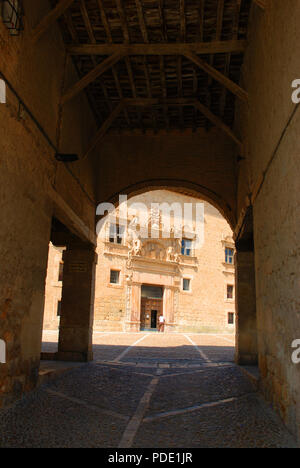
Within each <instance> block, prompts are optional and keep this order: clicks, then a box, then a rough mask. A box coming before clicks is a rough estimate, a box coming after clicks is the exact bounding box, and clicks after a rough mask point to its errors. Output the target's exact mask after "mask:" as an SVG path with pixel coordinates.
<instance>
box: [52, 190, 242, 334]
mask: <svg viewBox="0 0 300 468" xmlns="http://www.w3.org/2000/svg"><path fill="white" fill-rule="evenodd" d="M137 204H138V205H137ZM141 204H143V206H144V207H145V208H144V209H135V206H137V207H138V208H140V206H141ZM187 204H188V205H187ZM127 205H128V213H129V214H128V215H127V216H125V218H124V215H123V211H124V210H123V207H122V205H120V206H119V208H117V209H116V210H115V212H114V213H111V214H110V215H109V216H108V217H106V218H105V220H104V222H103V221H102V223H101V231H100V233H99V237H98V248H97V253H98V263H97V267H96V285H95V304H94V329H95V330H98V331H132V332H136V331H140V330H157V329H158V321H159V317H160V315H164V317H165V321H166V325H165V331H166V332H178V331H189V332H191V331H195V332H216V333H220V332H233V331H234V324H235V291H234V243H233V240H232V232H231V229H230V227H229V225H228V223H227V221H226V220H225V219H224V218H223V216H222V215H221V214H220V213H219V212H218V210H216V208H214V207H213V206H212V205H210V204H209V203H207V202H205V201H201V200H198V199H194V198H191V197H188V196H185V195H181V194H178V193H174V192H171V191H167V190H156V191H151V192H147V193H145V194H143V195H138V196H136V197H133V198H131V199H130V200H128V203H127ZM153 206H154V208H153ZM166 206H167V207H168V208H169V211H168V208H167V210H166V213H164V207H166ZM185 206H189V207H190V206H192V207H193V216H191V215H190V218H189V219H188V220H186V219H185V220H184V222H185V225H184V226H183V225H182V220H181V219H179V217H176V216H177V215H178V214H180V213H181V212H182V213H184V209H185ZM196 207H198V212H197V213H198V215H197V216H198V218H197V219H193V218H196ZM173 208H175V211H174V210H173ZM176 210H177V213H175V212H176ZM170 213H171V215H170V216H169V214H170ZM180 223H181V224H180ZM197 230H198V232H197ZM62 280H63V249H62V248H56V247H54V246H52V245H50V249H49V261H48V276H47V285H46V303H45V317H44V328H46V329H55V328H57V327H58V326H59V316H60V307H61V290H62Z"/></svg>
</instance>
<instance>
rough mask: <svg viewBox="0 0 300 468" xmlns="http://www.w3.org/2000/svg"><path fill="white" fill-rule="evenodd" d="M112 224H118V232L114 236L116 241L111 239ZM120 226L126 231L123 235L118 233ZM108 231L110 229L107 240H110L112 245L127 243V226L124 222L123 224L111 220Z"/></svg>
mask: <svg viewBox="0 0 300 468" xmlns="http://www.w3.org/2000/svg"><path fill="white" fill-rule="evenodd" d="M111 226H116V228H117V233H116V234H115V236H114V241H113V242H112V241H111V240H110V239H111V236H110V233H111V230H110V228H111ZM120 227H121V228H122V229H123V231H124V232H123V235H122V236H121V237H120V236H119V235H118V230H120ZM107 231H108V232H107V242H109V243H110V244H112V245H116V246H120V245H125V236H126V228H125V226H124V225H123V224H121V223H120V222H111V221H109V222H108V229H107ZM118 239H120V240H121V242H118Z"/></svg>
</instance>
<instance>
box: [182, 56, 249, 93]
mask: <svg viewBox="0 0 300 468" xmlns="http://www.w3.org/2000/svg"><path fill="white" fill-rule="evenodd" d="M185 56H186V58H188V59H189V60H191V61H192V62H194V63H195V64H196V65H198V67H200V68H201V69H202V70H204V71H205V72H207V73H208V74H209V75H210V76H211V77H212V78H214V79H215V80H217V81H219V82H220V83H221V84H223V85H224V86H226V88H228V89H229V90H230V91H231V92H232V93H233V94H235V95H236V96H237V97H238V98H239V99H241V100H242V101H245V102H247V101H248V93H247V92H246V91H245V90H244V89H242V88H241V87H240V86H239V85H237V84H236V83H234V82H233V81H232V80H230V79H229V78H228V77H227V76H225V75H223V73H220V72H219V71H218V70H216V69H215V68H214V67H212V66H211V65H209V64H208V63H207V62H205V61H204V60H202V59H201V58H200V57H198V56H197V55H196V54H194V53H188V54H185Z"/></svg>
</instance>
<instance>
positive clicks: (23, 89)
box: [0, 0, 95, 406]
mask: <svg viewBox="0 0 300 468" xmlns="http://www.w3.org/2000/svg"><path fill="white" fill-rule="evenodd" d="M24 6H25V13H26V15H25V29H24V31H23V32H22V33H21V35H20V36H17V37H12V36H10V35H9V33H8V30H7V29H6V27H5V26H4V24H3V23H2V21H1V20H0V48H1V53H0V70H1V71H2V72H3V73H4V75H5V76H6V78H7V79H8V80H9V81H10V83H11V85H12V86H13V87H14V88H15V90H16V91H17V93H18V94H19V96H20V97H21V98H22V100H23V101H24V102H25V103H26V105H27V106H28V107H29V109H31V111H32V113H33V114H34V116H35V117H36V119H37V120H38V121H39V123H40V124H41V125H42V127H43V128H44V129H45V131H46V132H47V134H48V135H49V137H50V139H51V140H52V141H53V142H54V144H55V143H56V128H57V116H58V103H59V97H60V92H61V84H62V83H61V80H62V72H63V64H64V48H63V45H62V40H61V38H60V34H59V32H58V28H57V27H56V26H54V27H53V29H52V30H51V32H50V33H49V34H46V35H45V36H44V37H42V38H41V39H40V41H39V42H38V43H37V45H36V46H35V45H33V44H32V43H31V41H30V32H31V28H32V27H33V25H36V24H37V22H38V21H39V20H40V19H41V17H42V16H43V15H44V14H45V13H47V12H48V11H49V7H50V6H49V4H48V2H47V1H46V0H45V1H41V0H33V1H30V2H29V1H25V2H24ZM69 72H70V74H69V75H68V79H70V80H71V79H72V76H73V77H74V70H72V66H71V64H70V70H69ZM79 104H80V108H79V107H78V106H79ZM71 108H72V112H73V115H74V117H73V118H72V119H66V120H65V123H64V126H63V132H62V142H61V145H62V148H64V150H66V149H65V146H64V145H65V143H66V138H69V136H70V134H71V135H72V136H73V138H72V142H71V144H70V147H69V149H70V150H76V151H77V152H78V153H80V151H81V149H82V148H83V146H84V145H85V144H86V141H88V139H89V136H90V135H89V134H87V133H86V134H84V131H85V129H86V128H87V127H88V126H89V133H90V132H92V131H94V130H95V124H94V121H93V120H92V117H91V114H90V111H89V109H88V107H87V103H86V102H85V100H84V98H79V100H78V101H77V102H72V103H71V104H70V109H71ZM70 109H66V113H67V114H68V112H70ZM84 119H86V126H85V127H84V126H83V121H84ZM0 166H1V171H0V205H1V207H0V208H1V209H0V212H1V218H2V222H1V226H0V258H1V270H0V336H1V339H4V340H5V342H6V345H7V363H6V364H2V365H1V366H0V382H1V384H0V406H1V405H2V404H8V403H10V402H11V401H13V400H14V399H15V398H17V397H19V396H20V395H21V393H22V392H23V391H24V390H30V389H32V388H33V387H34V385H35V383H36V381H37V377H38V368H39V356H40V343H41V330H42V319H43V306H44V290H45V277H46V269H47V256H48V244H49V240H50V230H51V219H52V216H53V214H56V215H58V213H59V214H60V216H61V217H63V216H64V214H66V219H68V220H70V219H72V218H74V226H75V225H76V223H77V224H78V225H80V226H79V229H81V231H80V232H81V233H82V230H83V231H85V232H86V233H88V234H89V233H90V232H94V205H93V202H92V197H93V193H94V185H93V178H92V173H93V171H92V169H91V168H90V167H89V166H90V161H86V162H85V163H84V164H78V167H77V166H76V165H75V166H72V167H71V166H70V167H67V166H63V165H62V164H58V163H57V162H56V161H55V159H54V150H53V149H52V148H51V147H50V146H49V144H48V143H47V141H46V140H45V138H44V137H43V136H42V135H41V133H40V132H39V131H38V130H37V128H36V126H35V125H34V123H33V122H32V120H31V119H30V117H29V115H28V114H27V113H26V112H25V113H24V111H23V109H22V107H21V108H20V107H19V103H18V101H17V99H16V98H15V97H14V95H13V93H12V92H11V91H10V90H8V91H7V103H6V104H1V105H0ZM71 171H72V172H74V174H75V177H74V176H73V175H72V174H71ZM62 221H64V219H62ZM74 226H73V227H74Z"/></svg>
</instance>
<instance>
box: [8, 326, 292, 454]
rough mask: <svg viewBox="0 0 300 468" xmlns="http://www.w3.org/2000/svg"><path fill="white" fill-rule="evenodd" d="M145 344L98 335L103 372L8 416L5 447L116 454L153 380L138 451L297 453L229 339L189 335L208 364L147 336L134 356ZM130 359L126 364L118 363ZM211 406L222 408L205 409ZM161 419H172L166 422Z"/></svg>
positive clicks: (34, 398)
mask: <svg viewBox="0 0 300 468" xmlns="http://www.w3.org/2000/svg"><path fill="white" fill-rule="evenodd" d="M50 335H51V334H50ZM50 335H49V340H50V339H53V335H52V336H50ZM142 336H143V334H110V335H102V336H101V335H99V334H98V335H97V336H96V339H95V341H96V343H95V346H94V349H95V355H96V357H97V358H98V362H94V363H89V364H81V365H80V367H77V368H74V369H72V370H70V371H69V372H68V373H66V374H63V375H61V376H60V377H58V378H57V379H55V380H52V381H51V382H49V383H47V384H46V385H44V386H42V387H40V388H39V389H38V390H37V391H36V392H34V393H33V394H29V395H27V396H25V398H24V399H23V400H22V401H20V402H18V403H16V404H15V405H14V406H12V407H11V408H9V409H6V410H2V411H0V427H1V432H0V447H112V448H116V447H118V445H119V443H120V441H121V439H122V436H123V434H124V432H125V430H126V428H127V424H128V422H127V421H129V420H130V419H131V418H133V416H134V415H135V414H136V411H137V408H139V405H140V402H141V401H142V398H143V396H144V395H145V394H147V391H149V384H150V382H152V381H153V377H156V378H158V379H159V380H158V383H157V386H156V387H155V391H154V393H153V395H152V397H151V399H150V404H149V407H148V409H147V410H146V413H145V415H144V419H143V420H141V425H140V426H139V427H137V428H136V429H137V434H136V435H135V438H134V441H133V445H134V446H135V447H152V448H159V447H162V448H164V447H176V448H189V447H281V446H293V444H294V442H293V440H292V438H291V436H290V435H289V434H288V432H287V431H286V430H285V428H284V427H283V425H282V423H281V421H280V420H279V419H278V418H277V416H276V415H275V413H274V412H273V411H272V410H270V408H269V407H268V406H267V405H266V404H265V403H264V402H263V401H262V399H261V398H259V397H258V395H257V394H256V393H254V388H253V386H252V385H251V383H250V381H249V380H248V379H247V378H246V377H245V376H244V374H243V373H242V372H241V370H240V368H239V367H237V366H235V365H234V364H233V363H232V362H231V363H230V360H232V359H233V353H234V348H233V347H232V346H230V343H228V340H227V342H226V340H225V339H224V337H218V336H212V335H210V336H208V335H195V334H193V335H192V334H191V335H190V336H191V337H192V340H193V341H194V342H195V343H196V344H197V346H199V347H200V349H201V351H205V354H206V355H207V356H208V357H209V359H210V360H211V361H212V362H210V363H209V362H207V361H206V360H205V359H204V358H203V356H202V357H201V355H200V353H199V352H198V351H197V348H196V347H195V346H193V345H192V344H191V343H190V342H189V341H188V340H187V338H186V337H185V336H184V335H180V334H174V335H159V334H152V335H151V336H150V335H147V336H146V337H145V338H144V340H142V341H141V342H139V343H137V345H136V346H133V347H131V348H129V349H128V347H129V346H131V345H133V344H134V343H135V342H136V341H137V340H139V339H140V338H141V337H142ZM46 343H48V344H49V343H50V344H51V341H48V342H46ZM125 350H126V351H127V350H128V352H126V354H123V356H122V361H114V360H115V359H116V358H118V357H119V356H120V355H121V353H124V351H125ZM49 392H56V393H55V394H53V393H49ZM251 392H252V393H251ZM232 398H238V399H237V400H235V401H232V400H231V399H232ZM224 399H225V400H227V402H226V403H225V402H224V401H223V400H224ZM228 399H230V400H229V401H228ZM220 400H221V402H220ZM209 402H210V403H211V404H212V403H213V404H214V402H217V406H214V407H207V406H205V405H207V404H209ZM199 405H204V407H202V408H201V409H199V407H198V406H199ZM195 406H197V408H196V410H195ZM187 409H188V412H187ZM182 410H184V412H182ZM170 411H171V412H173V413H172V415H170ZM162 413H166V414H167V417H166V414H164V415H163V416H164V417H159V418H158V419H157V416H161V414H162ZM147 418H154V419H152V420H151V419H150V420H148V421H147ZM126 420H127V421H126ZM134 434H135V429H134Z"/></svg>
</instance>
